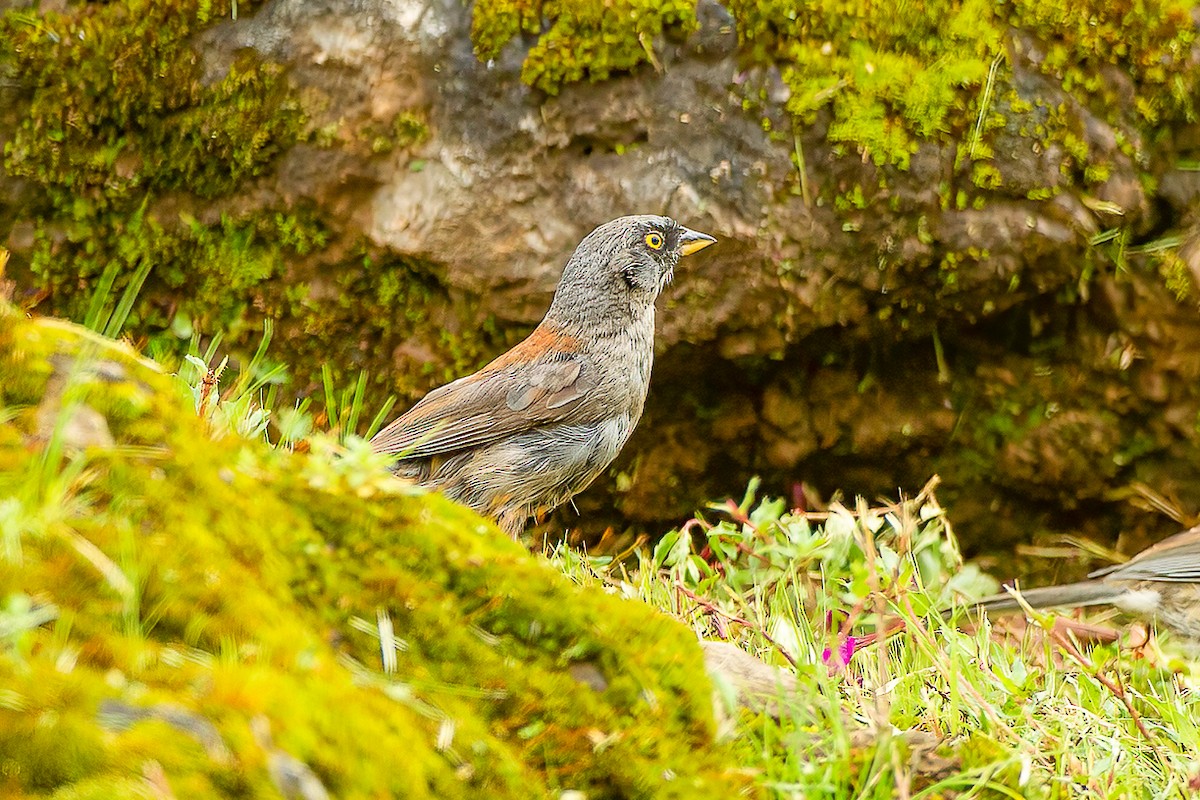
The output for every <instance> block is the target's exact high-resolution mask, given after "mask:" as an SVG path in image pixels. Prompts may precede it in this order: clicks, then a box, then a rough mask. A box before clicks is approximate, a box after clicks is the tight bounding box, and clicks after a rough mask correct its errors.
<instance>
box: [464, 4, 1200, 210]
mask: <svg viewBox="0 0 1200 800" xmlns="http://www.w3.org/2000/svg"><path fill="white" fill-rule="evenodd" d="M726 5H727V6H728V7H729V10H730V11H731V13H732V14H733V17H734V19H735V22H736V29H737V34H738V40H739V43H740V47H741V56H742V58H743V60H745V61H747V62H749V63H751V64H778V65H780V66H781V67H782V69H783V78H784V81H785V82H786V83H787V84H788V86H789V88H790V89H791V96H790V99H789V100H788V103H787V107H788V110H789V111H790V112H791V114H792V116H793V118H794V120H795V122H796V123H797V124H800V125H807V124H810V123H811V122H813V121H814V120H815V118H816V115H817V113H818V112H822V111H828V112H830V114H831V119H830V122H829V126H828V133H827V137H828V140H829V142H830V143H831V144H833V145H835V148H836V146H839V145H841V146H844V149H845V151H846V152H848V153H850V152H852V153H855V154H857V155H862V156H866V157H869V158H871V159H872V160H873V161H874V162H875V163H876V164H877V165H880V166H888V167H895V168H899V169H907V167H908V164H909V159H910V157H911V155H912V153H913V152H915V150H916V148H917V147H918V146H919V144H920V143H921V142H923V141H928V140H931V139H932V140H940V141H944V142H947V143H952V144H957V143H960V142H963V141H965V140H967V139H968V132H969V131H971V130H972V128H975V129H976V130H975V134H976V135H975V136H973V137H972V138H971V153H972V157H973V158H982V159H986V158H989V157H990V155H991V148H990V146H989V143H988V142H987V141H986V138H987V136H986V134H987V133H988V132H989V131H994V130H998V129H1003V128H1005V127H1007V126H1013V127H1014V128H1024V127H1025V126H1024V124H1023V122H1022V119H1021V118H1022V116H1023V115H1025V114H1027V113H1029V112H1031V111H1033V110H1034V109H1035V108H1036V107H1037V106H1038V105H1039V103H1040V101H1041V98H1036V97H1028V98H1026V97H1020V96H1018V95H1017V93H1016V92H1015V91H1014V90H1013V89H1012V87H1011V86H1010V85H1009V81H1010V80H1011V74H1012V68H1011V64H1010V63H1009V62H1010V61H1011V59H1012V55H1011V52H1012V46H1013V43H1012V39H1013V38H1014V35H1013V33H1012V31H1016V37H1017V38H1020V39H1021V40H1022V41H1024V40H1027V39H1032V40H1034V41H1036V42H1037V43H1038V46H1037V48H1036V49H1037V52H1036V53H1034V54H1033V55H1032V56H1030V57H1031V58H1032V60H1033V65H1034V67H1035V68H1037V69H1040V70H1041V71H1042V72H1043V73H1045V74H1046V75H1049V76H1052V77H1053V78H1056V79H1058V80H1060V81H1061V83H1062V87H1063V89H1064V90H1065V91H1066V92H1068V93H1070V94H1072V95H1074V96H1075V97H1076V98H1078V99H1080V100H1081V101H1082V102H1084V103H1085V104H1087V105H1088V106H1089V107H1090V108H1091V109H1092V110H1093V112H1094V113H1097V114H1098V115H1099V116H1101V117H1102V118H1104V119H1107V120H1109V121H1110V122H1112V123H1114V124H1115V125H1117V126H1118V128H1120V127H1121V126H1122V125H1123V124H1125V122H1126V121H1125V120H1123V119H1121V118H1119V117H1118V115H1119V114H1121V113H1123V109H1125V108H1126V107H1127V105H1128V104H1127V102H1125V100H1124V99H1123V98H1122V97H1121V96H1120V93H1123V92H1125V91H1126V89H1125V86H1124V84H1122V83H1120V82H1116V81H1112V80H1109V79H1107V78H1106V77H1105V71H1106V70H1107V69H1111V68H1116V69H1118V70H1120V71H1122V72H1124V73H1126V74H1128V75H1129V77H1130V79H1131V81H1132V85H1133V89H1134V92H1135V98H1134V106H1135V108H1136V113H1137V114H1138V116H1139V118H1140V121H1141V123H1143V124H1146V125H1157V124H1161V123H1163V122H1166V121H1169V120H1189V119H1193V118H1194V116H1195V108H1194V103H1195V100H1194V98H1195V96H1196V92H1195V88H1196V84H1197V72H1196V69H1195V66H1194V65H1193V64H1191V63H1190V61H1189V54H1190V52H1191V45H1192V42H1193V40H1194V38H1195V30H1194V25H1193V24H1192V21H1191V20H1192V17H1191V9H1192V4H1191V3H1190V2H1188V1H1187V0H1151V2H1146V3H1138V4H1136V5H1133V6H1130V5H1128V4H1125V5H1115V6H1114V5H1113V4H1111V3H1107V2H1103V1H1102V0H1089V1H1088V2H1083V3H1077V2H1068V1H1067V0H1061V1H1052V2H1049V3H1046V2H1040V0H1008V1H1007V2H1002V3H992V2H989V1H988V0H935V2H932V3H924V4H909V5H902V6H895V5H894V4H880V3H876V2H873V0H854V2H850V3H846V2H843V1H842V0H816V2H811V3H804V4H797V3H793V2H789V1H788V0H728V2H727V3H726ZM692 14H693V11H692V9H691V7H690V6H688V5H686V4H683V5H678V4H670V5H668V6H663V7H660V8H659V9H658V10H657V11H654V12H651V13H647V11H646V10H645V9H642V8H640V7H639V4H637V3H630V2H626V3H621V4H619V7H613V6H612V4H609V3H600V2H596V0H591V1H589V2H584V3H576V4H572V5H571V6H570V11H569V13H568V11H567V10H566V6H565V5H559V4H552V3H546V4H544V5H543V4H542V3H541V2H533V1H532V0H510V1H509V2H492V3H477V4H476V7H475V16H474V29H473V32H474V38H475V42H476V49H477V52H478V53H479V55H480V57H481V58H493V57H495V56H496V55H497V54H498V53H499V52H500V49H501V48H502V47H503V46H504V45H505V44H506V43H507V42H509V41H510V40H511V39H513V38H514V37H516V36H517V35H518V34H532V35H539V34H540V38H539V39H538V41H537V43H536V44H535V45H534V46H533V47H532V49H531V50H530V51H529V53H528V54H527V55H526V59H525V65H524V72H523V77H524V78H525V80H526V81H527V82H529V83H531V84H533V85H536V86H538V87H539V88H542V89H545V90H547V91H556V90H557V89H558V88H559V86H561V84H562V83H564V82H567V81H572V80H579V79H580V78H583V77H591V78H593V79H595V78H602V77H605V76H607V75H609V74H611V73H612V72H614V71H616V70H627V69H630V68H632V67H633V66H635V65H636V64H638V63H641V62H642V61H643V60H646V58H649V57H650V56H649V51H648V50H647V49H646V48H647V41H648V40H647V37H653V36H655V35H657V34H658V33H659V32H660V31H661V29H662V26H663V24H664V23H668V24H669V23H680V22H682V23H684V25H685V27H687V26H690V25H691V24H692ZM1022 57H1024V56H1022ZM993 96H996V97H1007V98H1008V99H1007V103H1006V106H1007V107H1006V109H1004V111H1003V113H1001V112H999V111H998V110H997V109H994V108H991V101H990V100H989V98H990V97H993ZM744 105H745V107H746V109H747V111H748V112H749V111H753V110H754V109H756V108H758V106H759V105H761V98H750V97H747V98H745V99H744ZM1010 117H1012V118H1010ZM1035 127H1036V126H1035ZM978 134H983V136H982V138H980V136H978ZM1022 135H1025V134H1022ZM1034 135H1036V136H1044V135H1046V133H1045V131H1037V132H1035V134H1034ZM1056 140H1057V141H1058V143H1059V144H1060V145H1061V146H1062V147H1064V149H1066V151H1067V152H1068V154H1069V155H1070V156H1071V157H1072V158H1073V159H1074V160H1075V161H1076V162H1078V166H1079V168H1080V169H1084V168H1085V167H1086V166H1087V160H1088V157H1089V154H1088V153H1087V152H1086V145H1084V143H1083V141H1082V140H1081V139H1080V138H1079V137H1078V136H1077V135H1076V134H1075V133H1074V132H1072V131H1069V130H1064V131H1061V132H1059V133H1058V135H1057V136H1056ZM1103 179H1104V174H1103V172H1102V171H1099V172H1098V171H1094V170H1093V171H1092V172H1091V173H1090V174H1089V176H1088V177H1087V180H1088V181H1089V182H1092V181H1098V180H1103ZM983 180H984V182H985V183H991V182H992V181H991V179H990V178H987V177H985V178H984V179H983ZM988 188H997V187H991V186H989V187H988Z"/></svg>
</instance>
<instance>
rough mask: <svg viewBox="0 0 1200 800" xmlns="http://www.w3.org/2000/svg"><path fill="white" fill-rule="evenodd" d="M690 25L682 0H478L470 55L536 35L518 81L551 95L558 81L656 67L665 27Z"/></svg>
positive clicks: (485, 54) (492, 53) (691, 10)
mask: <svg viewBox="0 0 1200 800" xmlns="http://www.w3.org/2000/svg"><path fill="white" fill-rule="evenodd" d="M543 20H544V21H545V22H546V25H545V26H543ZM695 26H696V8H695V3H694V2H689V1H688V0H615V1H614V2H583V3H580V2H573V0H557V1H556V0H545V1H543V0H481V2H477V3H476V5H475V16H474V22H473V26H472V36H473V38H474V40H475V51H476V53H478V54H479V57H480V58H484V59H487V58H495V57H496V56H498V55H499V54H500V51H501V50H502V49H503V48H504V46H505V45H506V44H508V42H509V41H510V40H511V39H513V37H515V36H517V35H519V34H523V33H532V34H540V36H539V37H538V41H537V44H535V45H534V46H533V48H532V49H531V50H530V51H529V54H528V56H527V57H526V59H525V65H524V68H523V69H522V71H521V77H522V78H523V79H524V80H525V81H526V82H527V83H529V84H531V85H533V86H536V87H538V88H539V89H542V90H543V91H546V92H549V93H551V94H554V93H556V92H557V91H558V89H559V87H561V86H562V85H563V84H564V83H571V82H573V81H578V80H582V79H583V78H590V79H591V80H603V79H604V78H607V77H608V76H609V75H611V74H613V73H614V72H624V71H627V70H630V69H633V68H634V67H636V66H637V65H639V64H643V63H645V62H647V61H649V62H651V63H656V61H657V59H656V57H655V55H654V41H655V39H656V38H657V37H658V36H660V35H661V34H662V33H663V30H664V29H665V28H676V29H678V30H680V31H681V32H684V33H687V32H690V31H691V30H693V29H694V28H695Z"/></svg>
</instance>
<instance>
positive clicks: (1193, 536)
mask: <svg viewBox="0 0 1200 800" xmlns="http://www.w3.org/2000/svg"><path fill="white" fill-rule="evenodd" d="M1098 576H1104V577H1105V578H1106V579H1107V580H1118V581H1173V582H1177V583H1200V526H1197V527H1195V528H1192V529H1190V530H1186V531H1184V532H1182V533H1177V534H1175V535H1174V536H1170V537H1168V538H1166V539H1163V540H1162V541H1161V542H1159V543H1158V544H1156V545H1153V546H1151V547H1148V548H1146V549H1145V550H1143V551H1142V552H1141V553H1138V554H1137V555H1136V556H1134V557H1133V558H1132V559H1130V560H1129V561H1126V562H1125V563H1124V564H1118V565H1116V566H1113V567H1107V568H1105V569H1102V570H1097V571H1096V572H1093V573H1092V575H1091V577H1098Z"/></svg>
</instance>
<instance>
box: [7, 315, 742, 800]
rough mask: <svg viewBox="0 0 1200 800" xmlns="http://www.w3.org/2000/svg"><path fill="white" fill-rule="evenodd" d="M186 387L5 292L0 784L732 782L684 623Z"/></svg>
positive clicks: (506, 793) (375, 788)
mask: <svg viewBox="0 0 1200 800" xmlns="http://www.w3.org/2000/svg"><path fill="white" fill-rule="evenodd" d="M185 394H186V393H185V392H182V391H180V387H179V385H178V382H177V380H176V379H174V378H172V377H170V376H167V375H164V374H162V373H161V371H159V370H158V369H156V367H155V366H154V364H153V363H151V362H148V361H145V360H143V359H140V358H139V357H137V356H135V355H134V354H132V352H131V351H129V349H128V348H126V347H124V346H122V345H119V344H116V343H113V342H111V341H109V340H105V339H102V338H100V337H97V336H95V335H93V334H90V333H89V332H87V331H86V330H84V329H82V328H78V327H75V326H73V325H69V324H66V323H60V322H55V321H53V320H49V319H26V318H23V317H21V316H20V315H18V314H16V313H14V312H13V311H11V310H7V309H0V421H2V422H0V497H3V498H4V499H3V500H0V603H2V604H3V605H2V606H0V687H3V689H2V691H0V793H2V794H4V795H5V796H10V797H11V796H15V797H55V798H66V797H71V798H85V797H86V798H93V797H116V796H169V794H168V792H173V793H174V796H177V797H189V798H200V797H272V796H278V795H279V793H281V792H283V793H285V794H289V796H304V797H320V796H324V795H323V794H322V792H328V795H330V796H336V797H347V798H349V797H367V796H370V797H389V796H390V797H406V798H421V797H429V798H434V797H436V798H452V797H472V798H478V797H488V798H505V797H513V798H530V797H552V796H558V795H559V794H560V793H561V792H562V791H564V790H567V789H576V790H579V791H582V792H583V793H584V794H585V795H586V796H587V797H588V798H604V797H612V798H626V797H628V798H634V797H655V798H663V797H689V798H691V797H714V798H715V797H721V798H725V797H730V796H733V795H734V794H736V793H737V791H738V788H739V787H741V786H742V785H743V783H744V779H743V778H739V777H737V776H735V775H734V774H733V773H731V772H728V771H726V770H725V769H724V766H723V764H722V759H721V754H720V752H719V751H717V750H715V749H714V748H712V747H710V742H711V739H712V732H713V726H712V720H711V713H712V712H711V708H710V706H709V697H710V695H709V691H710V689H709V684H708V681H707V679H706V678H705V676H704V670H703V666H702V659H701V655H700V651H699V648H698V647H697V646H696V643H695V641H694V640H693V639H692V636H691V634H690V633H689V632H688V631H687V630H685V629H684V628H683V627H682V626H679V625H677V624H675V623H674V622H673V621H671V620H669V619H667V618H664V617H662V616H660V615H658V614H655V613H654V612H652V611H651V610H650V609H649V608H647V607H644V606H642V605H640V604H638V603H634V602H625V601H621V600H619V599H617V598H614V597H610V596H607V595H604V594H602V593H597V592H595V591H592V590H585V589H583V588H580V587H577V586H575V585H574V584H572V583H570V582H569V581H567V580H566V579H565V578H563V577H562V576H561V575H559V574H558V573H556V572H555V571H553V570H552V569H550V568H548V567H547V566H546V565H544V564H542V563H539V562H538V561H537V560H536V559H535V558H533V557H530V556H529V555H528V554H527V553H525V552H524V551H523V549H522V548H520V547H519V546H518V545H516V544H514V543H512V542H509V541H507V540H506V539H504V538H503V537H502V536H500V535H498V533H497V531H496V530H495V529H494V528H493V527H492V526H490V525H489V524H487V523H485V522H483V521H482V520H480V519H479V518H478V517H476V516H474V515H473V514H472V513H470V512H469V511H467V510H465V509H462V508H459V507H457V506H455V505H453V504H451V503H449V502H447V501H446V500H444V499H442V498H440V497H438V496H435V495H428V494H422V493H418V492H416V491H415V490H413V489H411V488H409V487H405V486H404V485H403V484H401V483H400V482H398V481H396V480H394V479H393V478H391V477H390V476H388V475H387V474H386V473H385V472H382V471H371V470H366V469H353V468H351V467H350V465H351V464H352V463H353V459H351V458H343V459H340V460H337V459H332V458H330V457H329V456H328V455H320V454H305V455H301V454H292V453H287V452H282V451H278V450H271V449H270V448H268V447H265V446H262V445H260V444H258V443H255V442H248V441H245V440H241V439H237V438H236V437H232V436H231V437H226V438H224V439H218V440H214V439H213V438H212V436H211V435H210V433H209V432H208V431H206V430H205V429H204V428H203V426H202V425H201V423H200V422H199V420H197V419H196V418H195V416H194V414H193V413H192V412H191V411H190V409H189V408H188V402H189V400H188V399H187V398H186V396H185ZM381 641H382V642H383V643H384V644H383V645H382V646H381ZM381 651H382V652H383V653H384V655H383V657H382V658H381ZM281 787H282V788H281ZM305 787H307V788H305Z"/></svg>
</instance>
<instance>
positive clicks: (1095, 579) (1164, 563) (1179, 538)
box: [979, 525, 1200, 643]
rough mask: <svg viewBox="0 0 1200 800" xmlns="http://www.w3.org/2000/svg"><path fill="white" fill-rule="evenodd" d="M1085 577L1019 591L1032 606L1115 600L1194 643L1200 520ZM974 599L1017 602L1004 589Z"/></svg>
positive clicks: (1199, 612) (1199, 623) (1198, 630)
mask: <svg viewBox="0 0 1200 800" xmlns="http://www.w3.org/2000/svg"><path fill="white" fill-rule="evenodd" d="M1088 577H1089V578H1090V579H1091V580H1086V581H1081V582H1079V583H1068V584H1064V585H1062V586H1046V587H1043V588H1040V589H1022V590H1021V596H1022V597H1023V598H1025V602H1026V603H1028V604H1029V605H1030V606H1031V607H1033V608H1055V607H1060V606H1061V607H1066V608H1072V607H1079V606H1095V605H1112V606H1116V607H1117V608H1119V609H1121V610H1122V611H1126V612H1128V613H1130V614H1133V615H1135V616H1139V617H1142V618H1145V619H1153V620H1157V621H1159V622H1161V623H1162V624H1163V625H1166V626H1167V627H1168V628H1170V629H1171V630H1173V631H1175V632H1176V633H1177V634H1179V635H1180V636H1181V637H1183V638H1185V639H1188V640H1190V641H1191V642H1194V643H1200V525H1198V526H1196V527H1195V528H1191V529H1190V530H1186V531H1183V532H1182V533H1177V534H1175V535H1174V536H1171V537H1168V538H1166V539H1164V540H1163V541H1161V542H1159V543H1158V544H1156V545H1153V546H1151V547H1148V548H1146V549H1145V550H1143V551H1142V552H1140V553H1138V554H1137V555H1136V556H1134V557H1133V558H1131V559H1130V560H1129V561H1126V562H1125V563H1124V564H1118V565H1116V566H1113V567H1106V568H1105V569H1101V570H1097V571H1096V572H1093V573H1092V574H1091V575H1089V576H1088ZM979 605H980V606H982V607H983V608H984V610H986V611H1003V610H1012V609H1017V608H1020V605H1019V604H1018V603H1017V601H1016V599H1015V598H1013V597H1012V596H1011V595H1007V594H1004V595H993V596H992V597H987V598H984V599H983V600H981V601H980V602H979Z"/></svg>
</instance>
